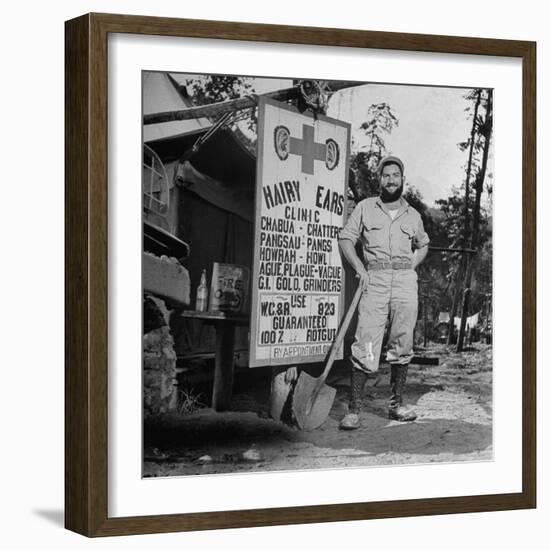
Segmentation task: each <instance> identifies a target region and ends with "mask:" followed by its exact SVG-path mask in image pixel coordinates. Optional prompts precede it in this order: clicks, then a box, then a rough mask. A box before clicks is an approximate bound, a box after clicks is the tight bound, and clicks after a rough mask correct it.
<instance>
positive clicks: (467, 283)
mask: <svg viewBox="0 0 550 550" xmlns="http://www.w3.org/2000/svg"><path fill="white" fill-rule="evenodd" d="M486 111H487V114H486V116H485V123H484V125H483V134H484V137H485V143H484V146H483V157H482V160H481V167H480V169H479V172H478V174H477V176H476V198H475V205H474V217H473V224H472V225H473V227H472V234H471V237H470V248H474V249H475V248H476V247H477V245H478V243H477V240H478V235H479V222H480V218H481V194H482V193H483V183H484V181H485V174H486V172H487V160H488V158H489V147H490V144H491V133H492V130H493V91H492V90H488V92H487V108H486ZM474 264H475V256H474V257H472V258H468V262H467V268H466V277H465V278H464V296H463V300H462V314H461V317H460V332H459V334H458V341H457V344H456V350H457V351H462V349H463V347H464V333H465V330H466V316H467V315H468V306H469V303H470V294H471V284H472V274H473V271H474Z"/></svg>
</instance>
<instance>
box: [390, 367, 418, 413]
mask: <svg viewBox="0 0 550 550" xmlns="http://www.w3.org/2000/svg"><path fill="white" fill-rule="evenodd" d="M408 368H409V365H395V364H393V365H392V366H391V377H390V386H391V397H390V406H389V409H388V417H389V418H390V420H398V421H399V422H412V421H413V420H416V414H415V412H414V411H412V410H411V409H409V408H407V407H403V390H404V388H405V382H406V381H407V370H408Z"/></svg>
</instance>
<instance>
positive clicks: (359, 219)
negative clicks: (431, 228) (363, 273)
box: [340, 197, 430, 265]
mask: <svg viewBox="0 0 550 550" xmlns="http://www.w3.org/2000/svg"><path fill="white" fill-rule="evenodd" d="M400 200H401V206H400V207H399V210H398V211H397V214H396V216H395V218H394V219H393V220H392V218H391V216H390V214H389V211H388V209H387V208H386V206H385V205H384V203H383V202H382V200H381V199H380V197H370V198H368V199H364V200H362V201H361V202H360V203H359V204H358V205H357V206H356V207H355V210H354V211H353V212H352V213H351V216H350V217H349V218H348V221H347V222H346V225H345V227H344V228H343V229H342V231H341V232H340V240H345V239H347V240H350V241H353V243H354V244H355V243H356V242H357V241H358V240H360V241H361V243H362V245H363V257H364V259H365V262H366V263H367V265H368V264H369V263H371V262H391V261H395V262H406V261H412V257H413V251H414V249H416V248H422V247H423V246H426V245H427V244H428V243H429V242H430V238H429V237H428V235H427V233H426V232H425V231H424V224H423V223H422V218H421V217H420V214H419V213H418V211H417V210H415V209H414V208H413V207H412V206H411V205H410V204H409V203H408V202H407V201H406V200H405V199H404V198H403V197H401V199H400Z"/></svg>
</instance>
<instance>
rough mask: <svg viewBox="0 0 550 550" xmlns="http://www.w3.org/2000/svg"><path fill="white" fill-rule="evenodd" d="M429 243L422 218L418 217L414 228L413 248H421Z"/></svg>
mask: <svg viewBox="0 0 550 550" xmlns="http://www.w3.org/2000/svg"><path fill="white" fill-rule="evenodd" d="M429 242H430V237H429V236H428V234H427V233H426V231H425V230H424V224H423V223H422V218H421V217H420V216H418V225H417V226H416V232H415V234H414V238H413V243H414V246H415V248H423V247H424V246H427V245H428V244H429Z"/></svg>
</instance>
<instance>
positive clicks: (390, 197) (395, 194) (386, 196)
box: [380, 184, 403, 202]
mask: <svg viewBox="0 0 550 550" xmlns="http://www.w3.org/2000/svg"><path fill="white" fill-rule="evenodd" d="M402 194H403V184H401V185H400V186H399V187H398V188H397V189H396V190H395V191H388V190H387V189H385V188H382V190H381V191H380V198H381V199H382V202H395V201H396V200H398V199H399V198H400V197H401V195H402Z"/></svg>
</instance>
